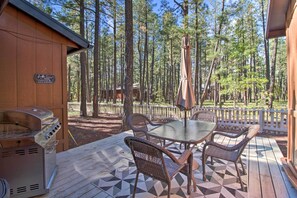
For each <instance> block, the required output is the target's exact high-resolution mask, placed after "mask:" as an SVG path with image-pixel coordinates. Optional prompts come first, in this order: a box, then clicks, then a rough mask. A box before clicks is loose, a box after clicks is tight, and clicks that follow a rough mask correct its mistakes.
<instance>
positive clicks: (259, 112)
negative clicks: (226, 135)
mask: <svg viewBox="0 0 297 198" xmlns="http://www.w3.org/2000/svg"><path fill="white" fill-rule="evenodd" d="M68 109H69V111H79V109H80V104H79V103H75V102H71V103H68ZM87 109H88V111H89V112H91V110H92V104H91V103H88V104H87ZM198 110H199V108H198V107H194V108H193V109H192V110H191V111H189V112H188V116H189V117H190V116H191V115H192V113H193V112H195V111H198ZM200 110H208V111H212V112H215V113H216V115H217V117H218V126H219V127H221V128H228V127H230V128H232V127H240V126H242V125H246V124H260V132H264V131H265V132H273V133H276V134H285V133H287V110H283V109H281V110H276V109H246V108H219V107H203V108H200ZM99 112H100V113H108V114H119V115H122V114H123V105H122V104H106V103H102V104H101V103H100V104H99ZM133 112H134V113H141V114H144V115H147V116H148V117H149V118H150V119H164V118H166V119H168V118H175V119H181V118H184V112H181V111H180V110H179V109H178V108H177V107H175V106H163V105H134V106H133ZM90 114H91V113H90Z"/></svg>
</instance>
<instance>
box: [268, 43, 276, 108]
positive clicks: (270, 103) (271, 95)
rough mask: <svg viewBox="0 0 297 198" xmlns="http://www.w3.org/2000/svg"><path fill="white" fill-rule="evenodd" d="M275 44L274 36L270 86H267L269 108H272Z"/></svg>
mask: <svg viewBox="0 0 297 198" xmlns="http://www.w3.org/2000/svg"><path fill="white" fill-rule="evenodd" d="M277 45H278V39H277V38H276V39H274V48H273V57H272V60H271V69H270V87H269V104H268V108H270V109H272V107H273V100H274V85H275V67H276V56H277Z"/></svg>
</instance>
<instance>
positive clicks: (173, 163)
mask: <svg viewBox="0 0 297 198" xmlns="http://www.w3.org/2000/svg"><path fill="white" fill-rule="evenodd" d="M125 143H126V144H127V146H128V147H129V148H130V149H131V153H132V155H133V158H134V161H135V164H136V167H137V173H136V180H135V186H134V191H133V197H135V192H136V187H137V181H138V176H139V173H142V174H144V175H147V176H149V177H152V178H154V179H157V180H160V181H163V182H165V183H166V184H167V185H168V194H167V197H170V188H171V180H172V179H173V178H174V177H175V175H176V174H177V173H179V172H181V173H183V174H185V175H186V176H187V180H188V184H187V193H188V194H190V191H191V190H190V187H191V176H192V164H193V154H192V152H191V151H190V150H185V151H184V152H183V153H182V155H181V156H180V157H179V158H178V159H177V158H176V157H175V156H174V155H173V154H172V153H171V152H169V151H168V150H166V149H165V148H163V147H161V146H159V145H157V144H154V143H152V142H149V141H147V140H145V139H141V138H137V137H132V136H129V137H126V138H125Z"/></svg>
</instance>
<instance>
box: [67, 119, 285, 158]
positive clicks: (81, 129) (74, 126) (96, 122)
mask: <svg viewBox="0 0 297 198" xmlns="http://www.w3.org/2000/svg"><path fill="white" fill-rule="evenodd" d="M68 128H69V131H70V133H71V135H72V136H73V138H71V137H70V138H69V147H70V148H74V147H77V146H80V145H84V144H87V143H91V142H94V141H97V140H101V139H103V138H107V137H109V136H112V135H116V134H118V133H121V132H122V118H121V116H119V115H111V114H100V115H99V116H98V118H92V117H80V116H70V117H69V118H68ZM260 136H263V137H268V138H273V139H275V140H276V142H277V144H278V146H279V147H280V149H281V151H282V153H283V155H284V156H286V155H287V136H286V135H271V134H268V133H261V134H260Z"/></svg>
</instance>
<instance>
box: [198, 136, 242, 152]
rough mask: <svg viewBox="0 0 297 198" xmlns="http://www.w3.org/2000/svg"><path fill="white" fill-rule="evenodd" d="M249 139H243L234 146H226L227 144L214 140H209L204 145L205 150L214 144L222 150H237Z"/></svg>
mask: <svg viewBox="0 0 297 198" xmlns="http://www.w3.org/2000/svg"><path fill="white" fill-rule="evenodd" d="M246 141H248V139H246V138H245V139H243V140H242V141H241V142H240V143H238V144H236V145H234V146H225V145H222V144H218V143H216V142H214V141H209V142H206V143H205V145H204V147H203V150H205V148H206V147H207V146H214V147H217V148H220V149H222V150H225V151H236V150H238V149H239V148H241V146H242V145H243V144H244V143H245V142H246Z"/></svg>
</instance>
